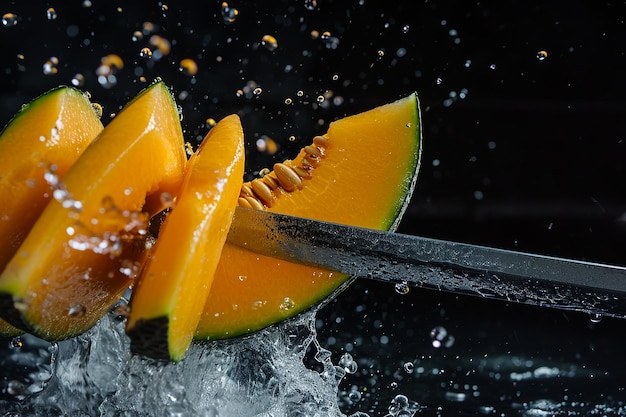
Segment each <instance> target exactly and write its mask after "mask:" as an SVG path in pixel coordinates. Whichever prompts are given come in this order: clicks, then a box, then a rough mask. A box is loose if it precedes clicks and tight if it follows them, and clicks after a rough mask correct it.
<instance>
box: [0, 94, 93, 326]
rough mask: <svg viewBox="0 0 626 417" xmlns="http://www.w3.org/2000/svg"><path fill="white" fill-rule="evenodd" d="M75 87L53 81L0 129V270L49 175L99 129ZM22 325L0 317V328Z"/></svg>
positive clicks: (49, 189)
mask: <svg viewBox="0 0 626 417" xmlns="http://www.w3.org/2000/svg"><path fill="white" fill-rule="evenodd" d="M102 129H103V126H102V123H101V122H100V117H99V114H97V113H96V111H95V110H94V108H93V107H92V104H91V102H90V101H89V99H88V98H87V96H86V95H85V94H83V93H82V92H81V91H79V90H76V89H74V88H71V87H63V86H62V87H58V88H56V89H54V90H51V91H49V92H47V93H45V94H43V95H41V96H39V97H38V98H36V99H34V100H33V101H32V102H31V103H29V104H27V105H25V106H23V107H22V109H21V110H20V111H19V113H18V114H17V115H16V116H15V117H14V118H13V119H12V120H11V121H10V122H9V124H7V126H6V127H5V128H4V129H3V130H2V133H1V134H0V195H1V196H2V204H0V236H2V239H0V271H1V270H2V269H4V267H5V265H6V264H7V263H8V262H9V260H10V259H11V257H13V255H14V254H15V252H16V251H17V249H18V248H19V246H20V245H21V244H22V242H23V241H24V239H25V238H26V235H27V234H28V232H29V231H30V229H31V227H32V226H33V224H34V223H35V221H36V220H37V218H38V217H39V216H40V215H41V212H42V211H43V209H44V208H45V206H46V204H48V202H49V201H50V199H51V198H52V196H53V192H54V189H53V184H50V177H51V176H52V178H63V176H64V175H65V173H66V172H67V171H68V169H69V168H70V166H72V165H73V164H74V162H75V161H76V159H77V158H78V157H79V156H80V155H81V154H82V152H83V151H84V150H85V148H86V147H87V146H88V145H89V144H90V143H91V141H92V140H93V139H94V138H95V137H96V136H97V135H98V134H99V133H100V132H101V131H102ZM21 332H22V331H21V330H19V329H17V328H16V327H14V326H11V325H10V324H8V323H6V322H5V321H3V320H0V334H10V335H15V334H19V333H21Z"/></svg>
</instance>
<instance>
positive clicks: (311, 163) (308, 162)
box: [302, 155, 320, 169]
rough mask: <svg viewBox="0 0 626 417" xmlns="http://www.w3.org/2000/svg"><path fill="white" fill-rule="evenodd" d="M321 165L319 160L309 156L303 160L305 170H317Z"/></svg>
mask: <svg viewBox="0 0 626 417" xmlns="http://www.w3.org/2000/svg"><path fill="white" fill-rule="evenodd" d="M319 165H320V160H319V158H315V157H313V156H311V155H307V156H306V157H304V158H302V167H303V168H305V169H313V168H317V167H318V166H319Z"/></svg>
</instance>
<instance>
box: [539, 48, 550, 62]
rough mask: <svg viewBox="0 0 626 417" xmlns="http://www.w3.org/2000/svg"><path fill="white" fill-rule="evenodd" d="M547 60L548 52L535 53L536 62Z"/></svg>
mask: <svg viewBox="0 0 626 417" xmlns="http://www.w3.org/2000/svg"><path fill="white" fill-rule="evenodd" d="M546 58H548V51H544V50H541V51H539V52H537V60H539V61H545V60H546Z"/></svg>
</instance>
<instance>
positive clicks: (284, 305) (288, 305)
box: [278, 297, 296, 312]
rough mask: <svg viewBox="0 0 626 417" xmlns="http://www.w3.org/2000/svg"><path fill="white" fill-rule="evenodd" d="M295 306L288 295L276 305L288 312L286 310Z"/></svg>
mask: <svg viewBox="0 0 626 417" xmlns="http://www.w3.org/2000/svg"><path fill="white" fill-rule="evenodd" d="M295 306H296V302H295V301H293V300H292V299H291V298H289V297H285V299H284V300H283V302H282V303H280V306H278V308H279V309H280V310H281V311H283V312H288V311H291V310H293V308H294V307H295Z"/></svg>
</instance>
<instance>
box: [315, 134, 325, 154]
mask: <svg viewBox="0 0 626 417" xmlns="http://www.w3.org/2000/svg"><path fill="white" fill-rule="evenodd" d="M313 143H314V144H315V145H317V147H318V148H322V149H323V148H325V147H326V146H328V139H326V138H325V137H324V136H315V137H314V138H313ZM322 149H320V151H321V150H322Z"/></svg>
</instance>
